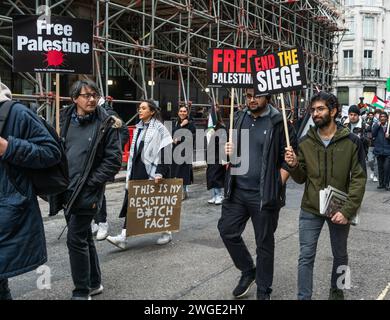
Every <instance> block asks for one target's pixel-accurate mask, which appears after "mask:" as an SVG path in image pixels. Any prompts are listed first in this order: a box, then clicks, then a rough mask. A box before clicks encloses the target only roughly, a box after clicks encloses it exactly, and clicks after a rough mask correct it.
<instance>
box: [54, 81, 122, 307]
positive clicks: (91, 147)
mask: <svg viewBox="0 0 390 320" xmlns="http://www.w3.org/2000/svg"><path fill="white" fill-rule="evenodd" d="M70 95H71V98H72V100H73V102H74V105H72V106H70V107H68V108H66V109H64V110H63V111H62V113H61V121H60V125H61V137H62V138H63V139H64V141H65V147H66V155H67V158H68V165H69V178H70V181H71V182H70V185H69V188H68V191H67V192H66V193H65V194H63V195H61V196H58V197H57V199H56V201H54V203H55V204H56V205H57V206H58V205H59V204H60V205H62V206H63V207H64V209H65V217H66V221H67V225H68V235H67V246H68V250H69V258H70V266H71V271H72V278H73V282H74V285H75V289H74V290H73V295H72V299H74V300H84V299H88V300H89V299H90V297H91V296H92V295H95V294H99V293H101V292H102V291H103V286H102V285H101V273H100V267H99V260H98V256H97V253H96V248H95V244H94V241H93V238H92V230H91V222H92V219H93V217H94V215H95V214H96V212H98V211H99V210H100V208H101V206H102V201H103V195H104V189H105V184H106V183H107V182H108V181H110V180H112V179H113V178H114V177H115V174H116V173H117V172H118V171H119V169H120V166H121V156H122V154H121V146H120V139H119V132H118V130H117V129H115V128H113V123H114V122H115V120H114V119H113V118H112V117H111V116H109V115H108V114H107V112H106V111H105V110H104V109H103V108H102V107H100V106H97V102H98V100H99V98H100V94H99V89H98V87H97V86H96V84H95V83H94V82H92V81H89V80H81V81H77V82H75V83H74V84H73V86H72V88H71V93H70ZM58 209H59V207H57V208H55V209H52V210H51V212H53V211H54V212H55V211H58Z"/></svg>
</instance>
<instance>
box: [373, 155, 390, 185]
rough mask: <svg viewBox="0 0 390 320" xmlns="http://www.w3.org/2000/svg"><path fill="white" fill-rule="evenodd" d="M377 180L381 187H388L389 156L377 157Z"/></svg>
mask: <svg viewBox="0 0 390 320" xmlns="http://www.w3.org/2000/svg"><path fill="white" fill-rule="evenodd" d="M376 158H377V160H378V175H379V177H378V180H379V185H380V186H381V187H388V186H389V182H390V156H377V157H376Z"/></svg>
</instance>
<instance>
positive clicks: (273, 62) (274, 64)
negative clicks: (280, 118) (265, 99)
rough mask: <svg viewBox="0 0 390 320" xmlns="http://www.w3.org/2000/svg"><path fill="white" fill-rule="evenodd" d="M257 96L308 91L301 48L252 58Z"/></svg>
mask: <svg viewBox="0 0 390 320" xmlns="http://www.w3.org/2000/svg"><path fill="white" fill-rule="evenodd" d="M251 66H252V68H251V69H252V76H253V87H254V89H255V94H256V95H260V94H265V93H269V94H276V93H283V92H289V91H296V90H301V89H306V84H307V83H306V72H305V61H304V58H303V52H302V50H301V49H300V48H293V49H289V50H284V51H279V52H274V53H269V54H267V55H263V56H255V57H252V58H251Z"/></svg>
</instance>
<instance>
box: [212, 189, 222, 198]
mask: <svg viewBox="0 0 390 320" xmlns="http://www.w3.org/2000/svg"><path fill="white" fill-rule="evenodd" d="M211 195H212V196H213V197H214V199H215V198H216V197H222V196H223V188H212V189H211Z"/></svg>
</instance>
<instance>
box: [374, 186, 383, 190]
mask: <svg viewBox="0 0 390 320" xmlns="http://www.w3.org/2000/svg"><path fill="white" fill-rule="evenodd" d="M376 188H377V189H384V188H385V186H377V187H376Z"/></svg>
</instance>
